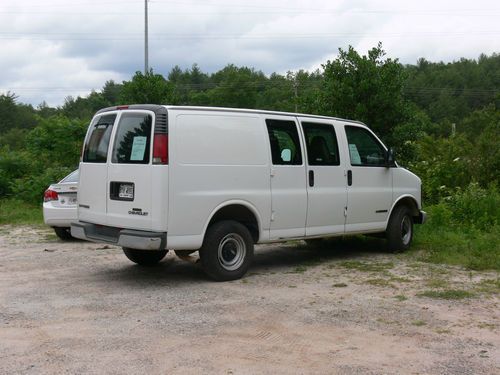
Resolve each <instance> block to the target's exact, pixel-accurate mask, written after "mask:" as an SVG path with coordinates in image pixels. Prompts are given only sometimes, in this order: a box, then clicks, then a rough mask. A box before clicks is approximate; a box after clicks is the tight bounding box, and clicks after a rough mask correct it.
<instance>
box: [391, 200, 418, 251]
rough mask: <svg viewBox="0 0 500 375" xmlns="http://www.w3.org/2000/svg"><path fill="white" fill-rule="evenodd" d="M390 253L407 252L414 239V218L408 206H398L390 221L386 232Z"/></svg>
mask: <svg viewBox="0 0 500 375" xmlns="http://www.w3.org/2000/svg"><path fill="white" fill-rule="evenodd" d="M386 238H387V247H388V249H389V251H392V252H400V251H405V250H407V249H408V248H409V247H410V245H411V241H412V239H413V217H412V216H411V212H410V209H409V208H408V207H407V206H398V207H396V208H395V209H394V212H393V213H392V215H391V218H390V219H389V224H388V225H387V231H386Z"/></svg>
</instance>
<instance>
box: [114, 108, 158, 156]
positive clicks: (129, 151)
mask: <svg viewBox="0 0 500 375" xmlns="http://www.w3.org/2000/svg"><path fill="white" fill-rule="evenodd" d="M152 122H153V118H152V116H151V115H148V114H146V113H123V114H122V116H121V118H120V122H119V124H118V129H117V131H116V136H115V142H114V145H113V154H112V158H111V161H112V162H113V163H126V164H148V163H149V150H150V143H151V124H152Z"/></svg>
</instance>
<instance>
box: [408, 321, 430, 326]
mask: <svg viewBox="0 0 500 375" xmlns="http://www.w3.org/2000/svg"><path fill="white" fill-rule="evenodd" d="M411 324H412V325H414V326H416V327H422V326H425V325H426V324H427V323H426V322H424V321H423V320H415V321H413V322H411Z"/></svg>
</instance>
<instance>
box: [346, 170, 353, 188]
mask: <svg viewBox="0 0 500 375" xmlns="http://www.w3.org/2000/svg"><path fill="white" fill-rule="evenodd" d="M347 185H349V186H351V185H352V171H351V170H348V171H347Z"/></svg>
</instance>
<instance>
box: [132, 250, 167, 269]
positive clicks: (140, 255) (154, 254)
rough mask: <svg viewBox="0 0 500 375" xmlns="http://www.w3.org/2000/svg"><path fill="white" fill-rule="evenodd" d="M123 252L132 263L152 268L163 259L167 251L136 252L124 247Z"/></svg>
mask: <svg viewBox="0 0 500 375" xmlns="http://www.w3.org/2000/svg"><path fill="white" fill-rule="evenodd" d="M123 252H124V253H125V256H126V257H127V258H128V259H130V260H131V261H132V262H134V263H137V264H139V265H141V266H152V265H155V264H157V263H158V262H159V261H160V260H162V259H163V258H165V255H167V253H168V250H137V249H130V248H128V247H124V248H123Z"/></svg>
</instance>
